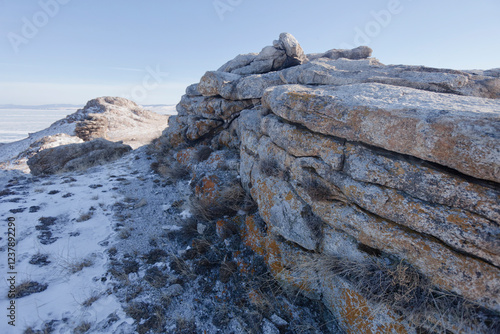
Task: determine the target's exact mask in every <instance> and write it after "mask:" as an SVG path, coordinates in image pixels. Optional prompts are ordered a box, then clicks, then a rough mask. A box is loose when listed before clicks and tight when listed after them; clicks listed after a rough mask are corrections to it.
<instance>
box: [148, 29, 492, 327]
mask: <svg viewBox="0 0 500 334" xmlns="http://www.w3.org/2000/svg"><path fill="white" fill-rule="evenodd" d="M370 56H371V50H370V49H369V48H367V47H360V48H357V49H353V50H330V51H327V52H325V53H323V54H312V55H305V54H304V52H303V51H302V48H301V47H300V45H299V43H298V42H297V41H296V40H295V38H294V37H293V36H291V35H289V34H282V35H280V39H279V41H275V42H274V43H273V46H269V47H266V48H264V49H263V50H262V51H261V53H259V54H249V55H240V56H238V57H236V58H235V59H233V60H231V61H229V62H228V63H226V64H225V65H223V66H222V67H221V68H220V69H219V70H218V71H209V72H207V73H206V74H205V75H204V76H203V77H202V78H201V80H200V82H199V83H198V84H194V85H192V86H189V87H188V88H187V90H186V95H184V96H183V97H182V100H181V102H180V103H179V105H178V106H177V110H178V115H177V116H175V117H171V118H170V120H169V127H168V128H167V129H166V130H165V132H164V136H163V138H162V139H161V140H160V141H158V142H157V143H156V145H157V146H161V145H163V146H168V148H169V149H170V151H168V150H164V151H166V153H165V154H167V155H171V156H173V155H174V154H175V155H176V157H177V163H180V164H183V163H186V159H184V160H183V159H179V157H180V156H185V155H186V154H188V153H189V152H190V151H193V150H194V149H193V147H196V146H199V145H209V146H211V148H212V149H213V150H215V151H216V152H213V153H212V155H211V157H215V156H216V155H217V154H218V155H219V156H220V155H221V153H220V152H217V150H220V151H225V150H233V151H237V152H238V153H239V169H238V171H239V176H238V177H239V178H240V180H241V185H242V186H243V188H244V189H246V191H247V192H249V193H250V194H251V197H252V198H253V199H254V200H255V201H256V203H257V205H258V211H257V212H255V213H251V214H248V215H247V216H246V220H245V223H244V226H243V227H242V229H243V232H242V233H243V235H244V238H245V242H246V243H247V245H249V246H250V247H252V248H253V249H254V250H255V251H256V252H257V253H259V254H261V255H262V256H264V258H265V260H266V262H267V264H268V266H269V267H270V269H271V270H272V272H273V273H274V275H275V276H276V278H277V279H279V280H280V281H281V282H282V283H283V284H285V285H287V286H293V287H296V288H297V289H299V290H300V291H301V292H302V293H304V294H306V295H308V296H309V297H310V298H316V299H321V300H322V301H323V302H324V304H325V305H326V306H327V307H328V308H329V309H330V311H331V312H332V314H333V315H334V316H335V317H336V318H337V320H338V321H339V323H340V325H341V326H342V327H343V328H344V330H346V332H349V333H380V332H383V333H386V332H397V333H416V332H419V331H421V330H424V329H425V330H428V331H431V332H432V331H444V330H448V331H451V332H457V333H458V332H476V333H491V332H492V331H495V330H498V328H499V327H498V326H500V325H499V323H500V320H499V313H500V306H499V305H500V297H499V296H500V269H499V268H500V242H499V241H500V238H499V235H500V149H499V147H500V100H497V98H499V97H500V79H499V76H498V70H490V71H456V70H447V69H435V68H427V67H422V66H402V65H384V64H382V63H380V62H379V61H378V60H377V59H375V58H370ZM186 147H188V148H187V149H186ZM191 168H194V169H196V167H193V166H191ZM220 172H221V171H219V172H218V173H220ZM197 174H198V175H197V176H196V177H197V178H198V179H200V175H199V171H198V173H197ZM206 174H207V175H203V178H204V179H205V181H206V182H208V181H210V180H213V179H214V178H215V176H216V173H215V172H207V173H206ZM218 178H220V176H217V179H218ZM207 180H208V181H207ZM206 182H205V183H206ZM211 184H212V185H213V184H214V183H213V182H211ZM199 189H200V188H198V192H199ZM201 189H203V188H201Z"/></svg>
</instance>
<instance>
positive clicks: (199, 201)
mask: <svg viewBox="0 0 500 334" xmlns="http://www.w3.org/2000/svg"><path fill="white" fill-rule="evenodd" d="M246 201H247V195H246V193H245V190H244V189H243V188H242V187H241V185H240V184H239V183H238V182H233V183H230V184H228V185H226V186H224V188H223V189H222V190H221V191H220V192H219V193H218V196H213V197H197V196H193V197H191V198H190V201H189V210H190V211H191V213H192V214H193V215H194V216H195V217H197V218H199V219H204V220H213V219H215V218H217V217H222V216H226V215H234V214H235V213H237V212H238V211H239V210H242V209H243V208H245V204H246Z"/></svg>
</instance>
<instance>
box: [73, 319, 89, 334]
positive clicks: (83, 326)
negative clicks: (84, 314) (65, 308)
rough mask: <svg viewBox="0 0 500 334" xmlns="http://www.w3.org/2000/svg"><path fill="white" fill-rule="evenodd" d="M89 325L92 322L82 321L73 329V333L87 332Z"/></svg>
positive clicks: (81, 333)
mask: <svg viewBox="0 0 500 334" xmlns="http://www.w3.org/2000/svg"><path fill="white" fill-rule="evenodd" d="M90 327H92V324H91V323H90V322H82V323H81V324H80V325H78V326H77V327H76V328H75V329H74V330H73V333H75V334H83V333H87V332H88V331H89V330H90Z"/></svg>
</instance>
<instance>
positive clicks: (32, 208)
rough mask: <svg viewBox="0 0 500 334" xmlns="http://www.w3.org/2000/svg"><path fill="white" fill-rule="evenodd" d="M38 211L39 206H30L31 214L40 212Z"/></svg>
mask: <svg viewBox="0 0 500 334" xmlns="http://www.w3.org/2000/svg"><path fill="white" fill-rule="evenodd" d="M38 210H40V207H39V206H38V205H33V206H30V210H29V212H30V213H35V212H38Z"/></svg>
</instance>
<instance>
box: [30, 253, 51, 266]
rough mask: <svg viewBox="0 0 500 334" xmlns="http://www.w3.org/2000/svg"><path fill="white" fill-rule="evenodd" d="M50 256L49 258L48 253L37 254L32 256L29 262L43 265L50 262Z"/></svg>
mask: <svg viewBox="0 0 500 334" xmlns="http://www.w3.org/2000/svg"><path fill="white" fill-rule="evenodd" d="M48 258H49V256H48V255H46V254H35V255H33V256H32V257H31V259H30V261H29V263H30V264H33V265H37V266H40V267H43V266H46V265H48V264H50V261H49V260H48Z"/></svg>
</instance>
